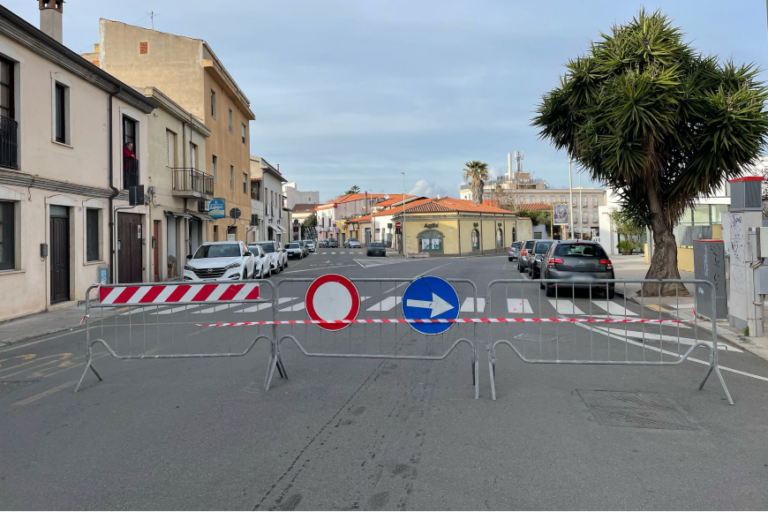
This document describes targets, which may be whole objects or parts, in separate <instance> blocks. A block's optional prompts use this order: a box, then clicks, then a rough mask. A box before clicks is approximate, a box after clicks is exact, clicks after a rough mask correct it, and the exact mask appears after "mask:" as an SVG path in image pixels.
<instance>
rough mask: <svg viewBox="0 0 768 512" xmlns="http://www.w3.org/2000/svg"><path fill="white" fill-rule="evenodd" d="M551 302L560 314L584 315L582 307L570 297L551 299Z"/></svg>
mask: <svg viewBox="0 0 768 512" xmlns="http://www.w3.org/2000/svg"><path fill="white" fill-rule="evenodd" d="M549 303H550V304H552V307H554V308H555V309H556V310H557V314H558V315H583V314H585V313H584V312H583V311H582V310H581V309H579V308H577V307H576V304H574V303H573V301H572V300H568V299H559V300H556V299H549Z"/></svg>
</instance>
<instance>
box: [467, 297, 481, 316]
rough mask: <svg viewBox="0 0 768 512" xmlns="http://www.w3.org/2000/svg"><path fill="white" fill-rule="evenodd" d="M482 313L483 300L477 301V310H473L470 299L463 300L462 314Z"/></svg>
mask: <svg viewBox="0 0 768 512" xmlns="http://www.w3.org/2000/svg"><path fill="white" fill-rule="evenodd" d="M483 311H485V299H477V309H475V305H474V304H473V298H472V297H467V298H466V299H464V303H463V304H462V305H461V312H462V313H482V312H483Z"/></svg>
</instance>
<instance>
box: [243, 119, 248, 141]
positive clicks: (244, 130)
mask: <svg viewBox="0 0 768 512" xmlns="http://www.w3.org/2000/svg"><path fill="white" fill-rule="evenodd" d="M247 135H248V127H247V126H245V123H243V144H245V138H246V136H247Z"/></svg>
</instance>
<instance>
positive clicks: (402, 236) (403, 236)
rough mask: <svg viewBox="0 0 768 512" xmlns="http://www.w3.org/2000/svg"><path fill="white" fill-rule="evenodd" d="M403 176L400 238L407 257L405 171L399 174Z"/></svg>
mask: <svg viewBox="0 0 768 512" xmlns="http://www.w3.org/2000/svg"><path fill="white" fill-rule="evenodd" d="M400 174H402V175H403V229H402V230H401V231H402V234H401V235H400V238H402V239H403V255H405V257H406V258H407V257H408V246H407V245H406V244H405V171H402V172H400Z"/></svg>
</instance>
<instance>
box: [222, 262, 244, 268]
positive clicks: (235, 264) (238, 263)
mask: <svg viewBox="0 0 768 512" xmlns="http://www.w3.org/2000/svg"><path fill="white" fill-rule="evenodd" d="M241 265H242V263H240V262H239V261H236V262H234V263H230V264H229V265H227V266H226V267H224V269H225V270H229V269H231V268H237V267H239V266H241Z"/></svg>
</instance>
